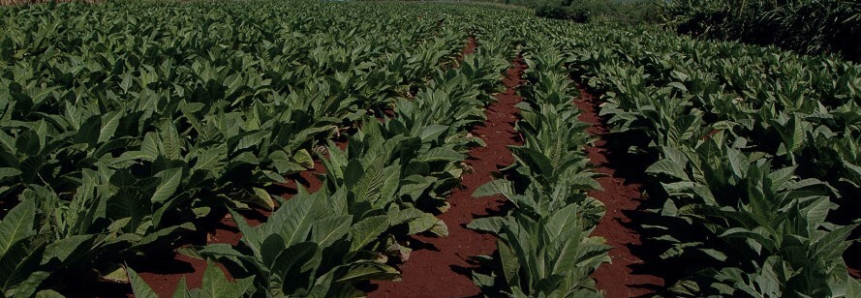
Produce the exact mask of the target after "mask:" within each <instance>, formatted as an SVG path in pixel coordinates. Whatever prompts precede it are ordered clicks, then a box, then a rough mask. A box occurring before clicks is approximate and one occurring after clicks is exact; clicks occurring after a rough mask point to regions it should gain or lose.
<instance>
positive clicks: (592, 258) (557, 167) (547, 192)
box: [469, 35, 610, 298]
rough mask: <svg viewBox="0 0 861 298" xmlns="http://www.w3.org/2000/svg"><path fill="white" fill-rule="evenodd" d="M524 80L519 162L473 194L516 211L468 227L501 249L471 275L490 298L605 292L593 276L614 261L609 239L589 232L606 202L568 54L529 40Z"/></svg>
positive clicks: (539, 38)
mask: <svg viewBox="0 0 861 298" xmlns="http://www.w3.org/2000/svg"><path fill="white" fill-rule="evenodd" d="M526 44H527V47H525V48H524V58H523V59H524V60H525V63H526V64H527V66H528V68H527V70H526V81H527V82H526V83H525V86H524V87H523V88H522V90H521V94H522V95H523V97H524V101H523V102H521V103H520V104H518V106H517V107H518V108H519V110H520V115H521V120H520V121H518V122H517V124H516V129H517V131H518V132H519V133H520V134H521V135H522V136H523V138H524V144H523V145H522V146H513V147H510V149H511V152H512V154H513V155H514V157H515V163H514V164H512V165H510V166H509V167H507V168H505V169H503V170H502V174H503V175H504V176H505V177H504V179H497V180H493V181H492V182H490V183H488V184H485V185H483V186H482V187H480V188H479V189H477V190H476V191H475V193H474V194H473V196H475V197H485V196H491V195H502V196H504V197H505V198H507V199H508V201H509V202H510V204H511V205H513V209H512V210H511V211H508V212H507V213H506V214H504V216H499V217H488V218H480V219H476V220H474V221H473V222H472V223H470V224H469V227H470V228H472V229H475V230H478V231H482V232H488V233H492V234H494V235H496V236H497V237H498V245H497V246H498V251H497V252H496V253H495V254H494V255H493V256H477V257H475V259H476V260H478V261H480V262H481V263H483V264H484V265H485V267H486V268H489V269H490V273H489V274H487V273H481V272H477V273H476V274H474V275H473V279H474V281H475V283H476V285H478V286H479V287H480V288H481V289H482V291H483V293H485V295H486V296H488V297H524V298H525V297H603V295H602V294H601V293H600V292H599V291H598V290H597V289H596V288H595V282H594V280H593V279H592V278H591V277H590V275H591V273H592V272H593V271H594V270H595V269H597V268H598V266H600V265H601V264H603V263H605V262H609V260H610V259H609V256H608V255H607V251H609V249H610V247H609V246H607V245H604V239H602V238H600V237H591V236H590V234H591V233H592V230H593V229H594V228H595V226H596V225H597V223H598V222H599V221H600V219H601V217H602V216H603V215H604V205H603V204H602V203H601V202H599V201H597V200H596V199H594V198H591V197H588V196H587V194H586V193H587V191H589V190H593V189H600V188H601V186H600V185H599V184H598V182H597V181H596V180H595V179H593V177H594V176H595V175H596V174H594V173H593V172H592V171H590V170H589V158H588V157H587V156H586V153H585V149H584V147H585V146H586V145H587V144H588V143H589V142H590V140H591V137H590V136H589V135H588V134H587V133H586V128H587V127H589V124H587V123H583V122H580V121H579V120H577V116H578V115H579V114H580V111H579V110H578V109H577V108H576V107H575V106H574V104H573V98H574V96H575V94H578V92H579V90H578V89H577V88H576V86H575V85H574V82H573V81H572V80H571V79H570V77H569V74H568V71H567V69H566V65H565V56H564V55H562V53H561V52H560V51H559V50H557V49H555V48H553V47H542V46H541V45H546V44H551V41H550V40H548V39H546V37H544V36H540V35H539V36H533V37H529V38H527V40H526Z"/></svg>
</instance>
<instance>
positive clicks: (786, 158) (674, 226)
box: [471, 14, 861, 297]
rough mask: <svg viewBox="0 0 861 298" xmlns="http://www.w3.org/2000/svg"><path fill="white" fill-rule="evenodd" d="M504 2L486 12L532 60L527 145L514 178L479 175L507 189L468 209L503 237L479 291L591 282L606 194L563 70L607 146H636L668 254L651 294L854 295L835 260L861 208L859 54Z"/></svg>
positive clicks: (541, 290)
mask: <svg viewBox="0 0 861 298" xmlns="http://www.w3.org/2000/svg"><path fill="white" fill-rule="evenodd" d="M499 17H500V18H502V19H504V20H505V21H499V22H496V23H494V22H491V21H480V22H481V23H482V24H493V25H495V26H498V28H504V29H500V30H509V31H511V32H514V34H513V35H514V36H516V37H518V38H515V39H517V40H519V41H521V42H523V45H524V47H523V48H522V49H523V50H524V56H525V59H526V61H527V62H528V63H529V66H530V70H529V71H528V72H527V79H528V81H529V82H528V85H527V87H526V88H525V89H524V90H523V94H524V97H525V102H524V103H523V104H521V105H520V106H519V107H520V108H521V110H522V114H523V119H522V120H521V121H519V122H518V126H517V128H518V131H519V132H521V133H522V134H523V135H524V138H525V145H524V146H522V147H513V148H512V152H513V153H514V155H515V157H516V159H517V162H516V163H515V164H514V165H512V166H510V167H509V168H507V169H505V170H504V171H503V172H504V175H505V176H506V178H507V179H499V180H496V181H494V182H492V183H490V184H488V185H486V186H484V187H482V188H481V189H480V190H478V191H477V192H476V195H477V196H485V195H491V194H502V195H504V196H505V197H507V198H508V199H509V201H511V202H512V204H513V205H514V208H513V210H511V211H509V212H508V213H507V214H506V215H505V216H504V217H495V218H487V219H479V220H476V221H475V222H473V224H472V225H471V226H472V227H473V228H475V229H477V230H481V231H487V232H491V233H494V234H495V235H497V236H498V237H499V251H498V253H497V254H496V255H494V256H482V257H479V258H478V259H479V260H482V261H483V262H485V264H486V265H487V267H488V268H491V269H492V270H491V272H490V274H475V275H474V279H475V281H476V284H477V285H479V286H480V287H482V288H483V289H485V293H486V294H487V295H488V296H491V297H497V296H498V297H588V296H590V295H600V294H597V293H596V292H595V290H594V287H593V285H592V282H591V280H589V278H588V275H589V274H590V273H591V272H592V270H594V268H596V267H597V266H598V265H600V263H601V262H602V261H605V260H606V255H605V254H604V253H605V252H606V247H604V246H602V245H601V244H600V241H599V240H598V239H595V238H590V237H588V234H589V231H590V229H591V228H592V227H593V226H594V225H595V223H596V222H597V219H598V218H600V215H601V212H602V211H601V210H602V208H601V207H600V205H598V204H596V203H595V202H594V200H593V199H590V198H588V197H586V196H585V191H586V190H589V189H592V188H595V185H594V180H592V179H591V174H589V173H590V172H589V171H588V168H586V167H585V164H586V163H585V161H584V156H583V152H582V146H583V145H584V144H586V143H587V142H588V141H589V140H588V138H587V137H586V135H585V133H584V132H583V126H582V125H583V124H580V123H579V122H577V121H576V120H575V118H574V117H573V116H571V114H576V113H577V111H576V109H575V108H574V107H572V106H571V105H570V99H571V97H573V96H575V94H576V92H573V90H571V88H572V86H571V85H570V84H571V83H570V82H569V81H567V79H568V73H571V74H573V76H574V77H575V79H576V80H579V81H580V82H581V83H582V84H583V85H584V86H586V87H587V88H589V89H591V91H593V92H595V93H596V94H600V95H601V97H602V100H603V101H604V102H605V103H604V104H602V107H601V115H602V118H603V119H605V121H606V123H607V124H608V125H609V126H611V128H612V129H613V131H612V133H613V134H614V135H615V136H614V137H613V140H614V141H613V142H612V144H610V146H613V147H614V148H613V149H612V150H614V151H617V152H623V153H624V152H627V154H628V155H630V156H633V157H635V158H634V159H632V160H641V161H645V162H646V163H647V164H646V165H645V166H643V168H642V171H644V172H645V173H644V175H645V176H646V187H645V190H644V191H645V192H646V195H647V198H648V200H647V203H646V206H649V208H650V209H648V210H647V212H648V213H649V214H651V216H650V217H649V218H648V219H647V221H646V222H641V223H638V224H639V225H640V227H641V228H640V230H642V231H643V233H645V234H644V235H645V236H646V237H650V240H649V241H648V242H647V245H649V247H650V249H649V250H650V251H653V250H657V251H658V253H657V254H656V255H655V256H654V258H655V259H657V260H656V262H657V263H656V264H652V265H653V267H651V268H658V267H665V268H675V269H674V270H673V272H670V273H660V274H666V276H665V277H666V278H667V279H668V282H669V284H668V288H667V289H665V290H664V291H662V293H660V295H661V296H666V297H859V296H861V282H859V281H858V280H856V279H854V278H853V277H851V276H850V275H849V274H848V272H847V266H846V262H845V261H844V254H846V253H847V250H848V249H849V248H850V246H851V245H852V244H853V242H856V241H857V240H856V239H855V238H854V237H857V233H858V223H859V215H858V213H857V207H858V206H859V203H858V201H857V198H859V197H861V154H859V153H861V149H859V144H861V107H859V105H861V76H859V75H861V66H859V65H857V64H854V63H851V62H846V61H842V60H837V59H834V58H832V57H812V56H799V55H797V54H794V53H791V52H785V51H780V50H778V49H775V48H763V47H757V46H747V45H743V44H739V43H734V42H706V41H698V40H694V39H691V38H688V37H680V36H677V35H674V34H670V33H666V32H660V31H655V30H652V29H638V28H607V27H601V26H584V25H575V24H571V23H568V22H560V21H550V20H538V19H527V18H523V17H517V16H510V15H503V14H499ZM505 24H515V25H505ZM560 55H561V57H560ZM578 146H579V147H578ZM629 166H631V167H632V168H633V170H636V169H637V167H639V165H637V164H631V165H629ZM630 170H631V169H628V171H626V172H631V171H630ZM560 210H564V211H562V212H559V211H560ZM853 233H854V234H853ZM560 235H564V237H561V238H560ZM853 235H855V236H853ZM849 254H851V252H850V253H849ZM646 257H651V256H646ZM655 273H656V274H657V273H658V272H655Z"/></svg>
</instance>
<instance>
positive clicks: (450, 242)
mask: <svg viewBox="0 0 861 298" xmlns="http://www.w3.org/2000/svg"><path fill="white" fill-rule="evenodd" d="M470 40H471V42H472V43H473V47H472V48H473V49H474V46H475V45H474V40H473V39H470ZM468 49H469V47H468ZM470 50H471V49H470ZM466 52H471V51H466ZM525 68H526V65H525V63H523V62H522V61H521V60H520V59H517V60H515V61H514V63H513V66H512V67H511V68H509V69H508V71H507V76H506V78H505V79H504V81H503V82H504V83H505V86H506V87H507V89H506V91H505V92H504V93H500V94H498V95H496V99H497V102H495V103H493V104H491V105H490V106H489V107H488V108H487V111H486V115H487V121H485V123H484V125H481V126H476V127H474V128H472V130H471V132H472V134H473V135H475V136H477V137H479V138H481V139H482V140H484V141H485V142H486V143H487V146H485V147H478V148H473V149H472V150H470V152H469V157H468V158H467V161H466V163H467V165H468V166H469V167H471V168H472V172H469V173H467V174H465V175H464V176H463V177H462V179H463V180H462V183H461V187H460V188H457V189H455V190H454V191H453V192H452V194H451V196H450V197H449V198H448V200H447V201H448V202H449V204H451V208H450V209H449V210H448V212H446V213H443V214H440V215H439V216H438V218H440V219H442V220H443V221H444V222H445V223H446V225H448V231H449V236H448V237H446V238H437V237H426V236H421V235H419V236H416V237H414V239H413V240H414V241H415V242H417V243H419V244H420V247H422V249H417V250H415V251H413V252H412V254H411V256H410V259H409V261H407V262H406V263H405V264H404V265H403V266H401V270H402V275H403V278H402V279H403V280H402V281H400V282H378V283H375V285H374V286H376V287H377V288H376V289H375V290H374V291H373V292H371V293H369V295H368V297H370V298H406V297H410V298H453V297H480V294H481V293H480V291H479V289H478V287H476V286H475V285H474V284H473V282H472V279H471V272H470V271H471V269H473V268H476V266H474V265H473V264H470V263H469V262H468V258H469V257H470V256H475V255H483V254H484V255H489V254H492V253H493V252H494V251H495V250H496V238H495V237H493V236H492V235H489V234H481V233H478V232H475V231H473V230H470V229H467V228H466V225H467V224H468V223H469V222H471V221H472V220H473V219H475V218H479V217H486V216H489V215H491V214H495V213H497V212H499V209H500V208H501V207H502V205H503V204H504V202H505V200H504V198H502V197H501V196H500V197H494V198H492V199H481V200H479V199H475V198H473V197H472V193H473V192H474V191H475V189H476V188H478V187H479V186H481V185H483V184H485V183H487V182H489V181H491V180H492V179H493V177H492V174H493V173H496V172H498V171H499V168H501V167H504V166H508V165H510V164H511V163H513V162H514V157H513V156H512V155H511V152H510V151H509V150H508V147H507V146H508V145H518V144H519V143H520V141H519V138H518V134H517V132H516V131H515V130H514V122H515V121H517V119H518V110H517V108H515V107H514V105H515V104H517V103H518V102H520V101H521V98H520V96H518V95H517V93H516V88H517V87H518V86H519V85H520V83H521V80H520V77H521V74H522V73H523V70H524V69H525Z"/></svg>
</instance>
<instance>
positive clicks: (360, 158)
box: [0, 1, 510, 297]
mask: <svg viewBox="0 0 861 298" xmlns="http://www.w3.org/2000/svg"><path fill="white" fill-rule="evenodd" d="M427 8H428V9H426V10H424V11H418V10H414V9H412V8H409V7H408V5H404V4H379V5H368V4H341V5H333V4H321V3H311V2H299V3H290V4H289V5H288V4H286V3H283V2H268V1H261V2H254V3H253V5H249V3H236V2H211V3H158V4H151V3H150V4H148V3H125V2H111V3H105V4H99V5H84V4H60V5H56V6H47V5H32V6H17V7H4V8H0V13H2V24H0V26H2V29H3V30H2V34H0V106H2V109H0V119H2V120H3V121H2V122H0V182H2V185H0V187H2V188H0V202H2V206H3V208H5V209H6V210H8V211H3V214H0V220H2V221H0V296H2V297H32V296H58V295H61V293H64V291H65V290H66V289H67V288H68V286H69V285H70V284H73V283H79V282H86V281H85V280H83V279H86V278H88V277H89V276H94V275H95V277H96V278H99V279H111V280H116V281H120V282H122V281H123V280H125V279H126V277H129V278H130V279H131V283H132V286H133V288H134V293H135V294H136V295H137V296H141V297H153V296H154V295H155V294H154V293H153V292H152V290H151V289H150V287H149V285H147V284H146V283H145V282H143V281H142V280H141V279H140V278H139V276H138V275H137V273H136V272H135V271H134V267H135V265H134V264H141V263H142V262H148V261H152V260H149V259H148V256H152V255H157V252H160V251H169V250H172V249H177V246H178V245H181V244H182V243H183V240H182V239H184V238H186V237H187V236H188V235H191V234H194V233H201V232H200V231H198V230H199V229H200V225H201V224H203V223H205V222H206V221H207V220H211V218H220V217H221V216H223V215H224V214H225V213H230V214H232V217H233V219H234V220H235V221H236V224H237V225H238V226H239V229H240V231H241V232H242V240H241V243H240V245H238V246H230V245H225V244H211V245H207V246H202V247H195V248H183V249H182V250H181V251H182V252H183V253H185V254H188V255H194V256H200V257H206V258H208V259H209V260H211V261H218V262H220V263H221V264H223V265H225V267H226V268H228V270H229V272H230V274H231V276H232V277H233V278H235V282H232V283H228V282H226V277H225V276H224V275H223V274H222V273H221V272H220V271H219V270H217V269H215V268H216V266H209V269H207V271H206V273H205V276H204V284H205V285H206V287H204V289H205V290H189V289H186V288H185V285H184V284H185V283H184V282H181V284H180V286H179V288H178V289H177V291H176V293H177V295H180V296H183V297H184V296H186V295H188V294H193V295H203V296H207V297H216V296H217V297H228V296H232V297H268V296H276V297H299V296H301V297H357V296H361V295H362V293H361V292H360V291H358V290H357V289H356V288H355V285H356V284H357V283H359V282H361V281H365V280H369V279H394V278H397V276H398V272H397V270H395V269H394V268H393V267H391V266H390V265H388V263H389V262H387V260H388V259H390V258H397V259H405V258H406V257H407V256H408V252H409V250H408V249H407V248H405V247H402V246H400V245H399V243H398V242H397V241H396V240H395V239H396V236H402V235H409V234H415V233H419V232H428V233H434V234H438V235H443V236H444V235H445V234H446V233H447V229H446V226H445V223H443V222H441V221H439V220H438V219H436V218H435V217H434V216H433V215H432V214H433V213H435V212H440V211H444V210H445V209H446V208H447V204H446V203H445V201H444V197H445V196H446V194H447V193H448V192H449V191H450V189H451V188H452V187H454V186H455V185H457V183H458V178H459V177H460V175H461V174H462V172H463V169H462V161H463V159H464V157H465V155H464V152H465V151H466V150H467V149H468V148H469V147H470V146H475V145H480V144H481V140H479V139H477V138H474V137H472V136H471V135H469V134H468V133H467V131H466V128H467V126H469V125H473V124H475V123H479V122H482V121H483V119H484V113H483V108H484V106H485V105H486V104H487V103H488V102H489V101H490V100H491V98H492V97H491V96H490V94H492V93H493V92H495V91H497V88H499V86H500V78H501V76H500V74H501V72H502V71H503V70H504V69H506V68H507V66H508V62H507V61H508V60H507V59H508V58H509V57H508V56H507V55H509V54H510V51H506V49H509V48H510V46H509V45H506V44H505V41H503V40H502V39H501V38H498V37H495V35H494V34H493V33H492V32H490V33H486V34H484V35H483V37H482V38H481V39H480V42H481V43H482V44H484V45H486V46H487V49H489V50H486V51H479V53H478V54H477V55H470V56H467V57H465V58H463V59H462V61H460V62H458V59H457V57H458V56H459V55H460V51H461V49H462V48H463V46H464V44H465V42H466V37H467V32H465V31H464V30H463V24H458V23H455V21H452V20H456V19H457V18H456V17H457V16H458V14H457V12H445V11H443V10H442V9H439V8H438V7H436V6H429V7H427ZM368 19H373V20H375V21H373V22H367V21H364V20H368ZM493 49H496V50H493ZM454 64H458V65H459V67H456V68H455V67H453V66H454ZM334 139H340V140H346V141H347V143H348V146H347V148H346V149H345V150H341V149H339V148H338V146H335V144H334V142H333V140H334ZM315 159H322V162H323V163H324V164H325V166H326V169H327V172H326V173H325V175H322V177H321V180H322V181H323V184H324V186H323V188H322V189H321V190H320V191H318V192H315V193H313V194H310V193H308V192H307V191H305V190H303V189H301V187H300V189H299V192H298V194H296V195H295V196H293V197H292V198H291V199H289V200H285V199H282V198H281V197H280V195H281V193H277V192H275V191H276V190H278V189H279V188H277V187H274V186H275V185H278V184H283V183H285V182H287V181H286V180H285V178H284V177H286V176H289V175H291V174H294V173H298V172H300V171H305V170H307V169H309V168H311V167H313V162H314V160H315ZM251 208H263V209H274V210H275V211H274V212H273V213H272V214H271V216H270V218H269V219H268V220H267V221H266V223H263V224H261V225H258V226H254V227H252V226H250V225H248V224H247V223H246V222H245V220H244V218H243V217H242V215H241V214H240V212H242V210H249V209H251ZM199 291H202V292H199ZM195 292H196V293H195Z"/></svg>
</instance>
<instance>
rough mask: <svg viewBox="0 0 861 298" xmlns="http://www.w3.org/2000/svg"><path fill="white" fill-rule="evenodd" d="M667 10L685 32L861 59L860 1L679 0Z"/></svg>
mask: <svg viewBox="0 0 861 298" xmlns="http://www.w3.org/2000/svg"><path fill="white" fill-rule="evenodd" d="M667 12H668V14H669V15H671V16H672V17H673V18H674V25H675V26H676V29H677V30H678V31H679V32H682V33H687V34H692V35H695V36H704V37H709V38H717V39H726V40H741V41H743V42H747V43H754V44H760V45H777V46H779V47H782V48H786V49H791V50H795V51H799V52H801V53H806V54H829V53H831V54H837V55H841V56H843V57H844V58H846V59H849V60H853V61H858V59H861V44H859V43H858V42H857V41H856V40H857V36H859V35H861V4H859V3H857V2H853V1H842V0H768V1H744V0H735V1H703V0H674V1H670V2H669V3H668V4H667Z"/></svg>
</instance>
